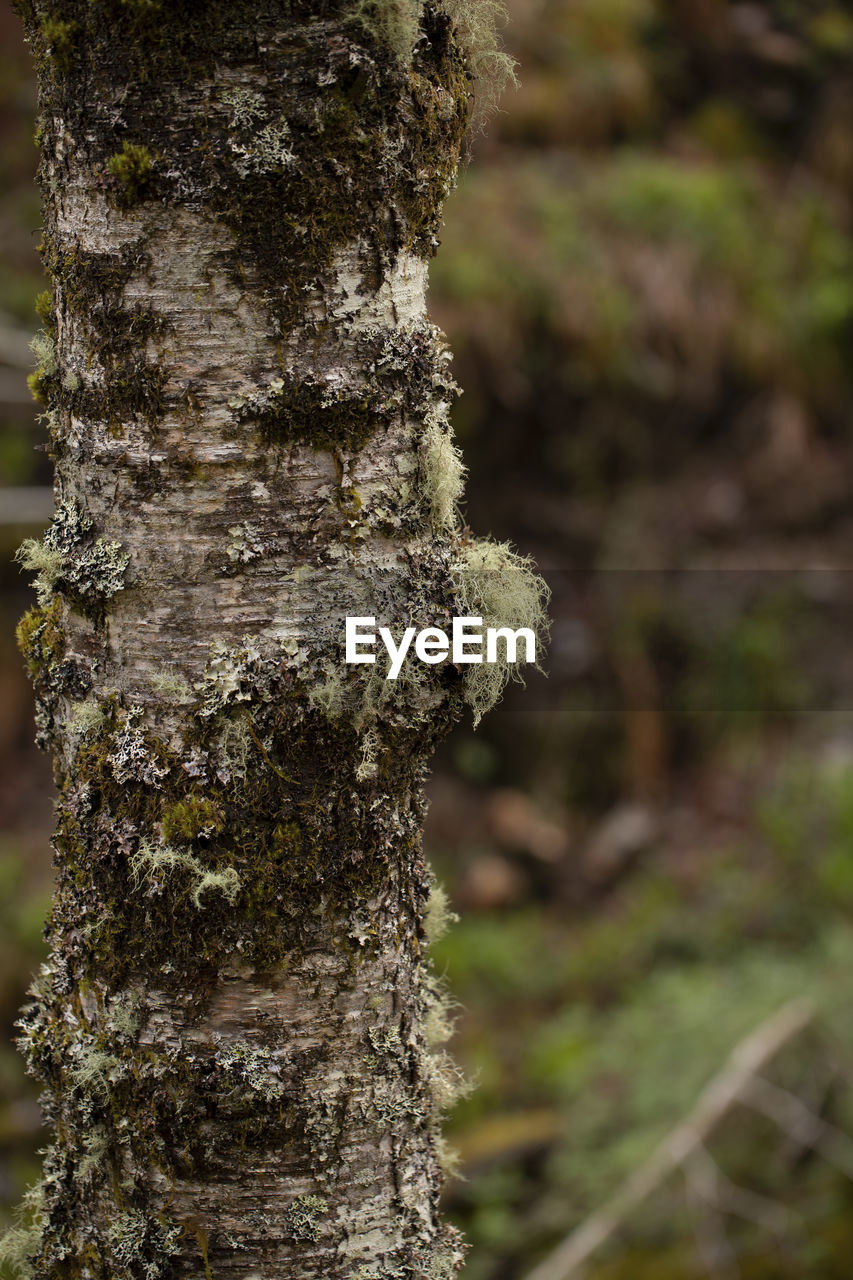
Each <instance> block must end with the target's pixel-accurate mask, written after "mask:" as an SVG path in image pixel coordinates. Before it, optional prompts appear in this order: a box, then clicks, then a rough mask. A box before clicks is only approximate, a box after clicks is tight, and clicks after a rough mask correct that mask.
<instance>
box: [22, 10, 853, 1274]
mask: <svg viewBox="0 0 853 1280" xmlns="http://www.w3.org/2000/svg"><path fill="white" fill-rule="evenodd" d="M510 9H511V22H510V24H509V26H508V27H507V31H506V42H507V46H508V48H509V49H510V50H511V52H512V53H513V54H514V55H515V56H516V57H517V59H518V60H519V64H520V66H519V75H520V80H521V86H520V88H519V89H518V90H517V91H516V92H514V93H510V94H508V95H507V96H506V97H505V99H504V102H503V111H502V113H501V114H499V115H497V116H496V117H494V118H493V119H492V121H491V122H490V124H489V126H488V129H487V131H486V132H485V133H484V134H482V135H480V136H478V137H477V139H476V141H475V145H474V157H473V162H472V163H471V165H470V167H469V168H468V170H467V172H466V173H465V175H464V177H463V180H462V182H461V184H460V188H459V190H458V192H457V193H456V194H455V195H454V196H453V197H452V198H451V201H450V204H449V206H448V210H447V225H446V230H445V236H444V245H443V248H442V250H441V252H440V254H439V256H438V258H437V259H436V262H435V265H434V268H433V277H432V278H433V288H432V305H433V312H434V316H435V319H436V320H437V321H438V323H440V324H441V325H442V326H443V327H444V328H445V329H446V330H447V332H448V334H449V337H450V340H451V344H452V347H453V349H454V351H455V353H456V376H457V379H458V381H459V382H460V383H461V384H462V386H463V387H464V389H465V394H464V396H463V398H462V400H461V401H460V402H459V405H458V409H457V418H456V427H457V431H458V434H459V437H460V441H461V444H462V446H463V448H464V451H465V458H466V462H467V464H468V466H469V468H470V481H469V486H468V494H469V502H468V510H467V515H468V519H469V521H470V523H471V525H472V527H473V528H474V529H475V530H476V531H477V532H478V533H487V532H491V533H493V534H494V535H495V536H496V537H497V538H499V539H510V540H512V541H514V542H515V543H516V544H517V545H518V546H519V547H520V548H521V549H522V550H523V551H524V552H526V553H532V554H533V555H534V556H535V557H536V558H537V559H538V562H539V564H540V566H541V567H542V568H543V569H544V570H545V571H546V576H547V577H548V578H549V581H550V583H551V586H552V589H553V592H554V601H553V617H554V623H553V631H552V644H551V651H550V655H549V659H548V663H547V667H548V679H547V681H545V680H543V679H541V678H536V679H535V680H533V681H531V682H530V685H529V687H528V689H527V690H525V691H520V690H517V689H513V690H511V691H510V693H509V694H508V695H507V697H506V699H505V701H504V703H503V704H502V706H501V707H500V708H498V710H497V711H496V712H494V713H492V714H491V715H490V716H489V717H488V718H487V719H486V720H485V721H484V722H483V724H482V726H481V727H480V728H479V729H478V730H477V732H476V733H473V732H472V730H471V728H470V726H464V727H461V728H460V729H459V730H457V732H456V733H455V735H454V737H453V738H452V739H451V741H450V742H449V743H448V744H447V746H446V748H445V750H444V752H443V754H442V757H441V759H440V761H439V767H438V769H437V771H436V775H435V778H434V780H433V784H432V809H431V816H430V822H429V827H428V832H427V841H428V846H429V849H430V852H431V855H432V857H433V860H434V862H435V865H436V867H437V870H438V874H439V876H440V878H441V879H442V881H443V882H444V884H445V885H446V887H447V889H448V892H449V895H450V899H451V902H452V904H453V906H454V908H455V909H456V910H457V911H458V912H459V914H460V916H461V919H460V922H459V923H458V924H457V925H456V926H455V927H454V928H453V929H452V930H451V931H450V932H449V933H448V934H447V935H446V937H445V938H444V940H443V941H442V942H440V943H439V944H438V947H437V952H438V957H439V964H440V966H441V968H442V969H443V970H444V971H445V972H446V974H447V978H448V982H449V984H450V987H451V989H452V991H453V993H454V996H455V997H456V999H457V1000H458V1001H459V1007H458V1009H457V1014H458V1022H457V1030H458V1034H457V1041H456V1053H457V1057H458V1058H459V1059H460V1060H461V1061H462V1063H463V1065H464V1066H465V1068H466V1070H467V1071H468V1072H469V1073H470V1074H471V1075H472V1076H473V1077H474V1078H475V1079H476V1081H477V1088H476V1089H475V1090H474V1091H473V1092H472V1093H471V1094H470V1096H469V1097H468V1098H467V1099H465V1100H464V1101H463V1102H461V1103H460V1105H459V1107H458V1109H457V1111H456V1113H455V1116H454V1119H453V1126H452V1134H451V1139H452V1141H453V1142H454V1144H455V1146H456V1148H457V1149H458V1151H459V1160H460V1169H461V1172H462V1174H463V1175H464V1180H461V1181H456V1182H454V1183H453V1184H452V1185H451V1186H450V1188H449V1191H448V1208H449V1211H450V1212H451V1213H452V1214H453V1215H454V1216H455V1218H456V1219H457V1220H458V1221H459V1222H460V1223H461V1224H462V1226H463V1227H464V1229H465V1231H466V1233H467V1235H468V1237H469V1240H470V1241H471V1244H472V1252H471V1256H470V1261H469V1264H468V1270H467V1275H468V1277H469V1280H515V1278H516V1277H522V1276H524V1274H525V1272H526V1271H527V1270H528V1269H529V1268H530V1267H532V1266H533V1264H534V1263H535V1261H536V1260H537V1259H538V1258H539V1257H540V1256H541V1255H542V1254H544V1253H545V1252H547V1250H548V1248H549V1247H551V1246H552V1245H554V1244H555V1243H556V1242H557V1241H558V1240H559V1239H560V1238H561V1237H563V1236H564V1235H565V1234H566V1233H567V1232H568V1231H570V1230H571V1229H572V1228H573V1227H576V1226H577V1225H578V1224H579V1223H581V1222H583V1221H584V1220H585V1219H586V1217H587V1216H588V1215H589V1214H590V1213H592V1212H594V1211H595V1210H596V1208H598V1207H599V1206H600V1205H601V1204H602V1203H603V1202H604V1201H606V1200H607V1198H608V1197H609V1196H610V1195H611V1194H613V1192H614V1191H615V1190H616V1189H617V1188H618V1187H619V1186H620V1184H621V1183H622V1181H623V1179H624V1178H626V1177H627V1176H629V1175H630V1174H631V1172H632V1171H633V1170H635V1169H636V1168H637V1167H638V1166H639V1165H640V1164H641V1163H642V1161H643V1160H644V1159H645V1158H646V1157H647V1155H648V1154H649V1152H650V1151H651V1150H652V1149H653V1147H654V1145H655V1143H656V1142H657V1141H659V1140H660V1138H661V1137H663V1136H664V1135H665V1134H666V1133H667V1132H668V1131H669V1130H671V1129H672V1128H673V1126H675V1125H676V1124H677V1123H678V1122H679V1121H680V1120H681V1119H682V1118H683V1117H684V1116H685V1115H686V1114H688V1113H689V1112H690V1111H691V1108H692V1107H693V1106H694V1104H695V1102H696V1099H697V1097H698V1096H699V1094H700V1092H701V1090H702V1088H703V1086H704V1085H706V1084H707V1082H708V1081H709V1080H710V1079H711V1078H712V1077H713V1076H714V1075H715V1074H716V1073H717V1072H718V1071H719V1070H720V1069H721V1068H722V1066H723V1064H724V1063H725V1061H726V1059H727V1056H728V1054H729V1053H730V1051H731V1049H732V1048H733V1046H735V1045H736V1044H737V1043H738V1041H740V1040H741V1038H742V1037H744V1036H745V1035H747V1034H748V1033H749V1032H751V1031H752V1030H753V1029H754V1028H755V1027H756V1026H758V1025H759V1024H760V1023H761V1022H762V1020H763V1019H765V1018H766V1017H767V1016H768V1015H770V1014H771V1013H773V1012H774V1011H775V1010H776V1009H778V1008H779V1007H780V1006H781V1005H783V1004H784V1002H785V1001H786V1000H788V999H789V998H790V997H792V996H795V995H802V994H805V995H807V996H808V997H809V998H810V999H812V1000H813V1001H814V1003H815V1006H816V1008H817V1009H818V1010H819V1016H818V1018H817V1020H816V1022H815V1024H814V1026H813V1028H812V1029H811V1031H810V1032H809V1033H808V1034H807V1035H805V1036H803V1037H801V1038H799V1039H798V1041H797V1043H795V1044H792V1045H791V1046H790V1047H789V1049H788V1050H786V1051H785V1053H783V1054H782V1055H780V1057H779V1060H778V1061H777V1062H774V1064H773V1068H772V1074H773V1078H774V1080H775V1082H776V1084H777V1087H780V1086H784V1087H785V1089H786V1090H787V1091H788V1095H787V1096H795V1097H797V1098H800V1099H801V1100H805V1102H806V1103H807V1105H808V1107H809V1109H810V1111H811V1112H812V1113H813V1114H819V1115H820V1116H821V1117H822V1118H823V1121H824V1123H825V1124H829V1125H832V1126H834V1128H833V1132H834V1133H836V1136H837V1137H838V1134H839V1132H853V1114H851V1096H850V1091H849V1088H848V1082H849V1080H850V1067H849V1063H850V1061H851V1056H850V1054H851V1050H853V1016H851V1012H850V1007H849V1001H847V1000H846V989H847V986H848V984H849V977H848V975H849V973H850V966H851V959H853V928H851V924H853V715H851V711H853V702H851V682H852V681H853V662H851V656H850V653H851V650H850V646H849V644H848V643H847V637H848V635H849V634H850V625H851V621H853V616H852V615H853V599H851V593H850V590H849V587H848V581H849V573H848V570H849V568H850V553H849V547H850V546H851V541H850V538H851V523H853V507H851V502H850V494H851V489H852V488H853V362H851V360H850V350H851V338H853V226H851V213H853V133H851V130H850V128H849V119H850V118H851V111H853V9H851V6H850V5H849V4H848V3H840V2H839V0H835V2H833V0H755V2H752V3H729V2H728V0H679V2H678V3H675V2H674V0H512V3H511V5H510ZM0 38H2V48H3V53H2V65H0V145H2V151H0V166H2V178H3V182H2V187H3V191H4V193H5V194H4V195H3V196H2V198H0V231H2V251H3V263H2V272H0V349H2V350H0V359H2V360H3V361H4V362H5V367H2V368H0V401H2V405H0V412H2V415H3V418H2V428H0V485H2V486H16V487H17V488H18V490H19V492H18V496H17V498H16V499H15V501H14V502H13V501H12V499H11V497H10V496H9V495H8V494H7V495H6V498H7V505H8V516H7V517H6V523H4V524H3V525H2V541H3V544H4V545H3V548H2V560H0V585H2V594H0V624H2V625H0V702H1V703H2V707H3V713H2V721H0V823H2V835H0V1022H2V1028H3V1031H4V1034H5V1037H6V1039H5V1041H4V1044H5V1045H6V1047H4V1048H3V1049H2V1050H0V1199H2V1201H3V1202H5V1203H6V1204H7V1205H8V1204H11V1203H12V1202H14V1200H15V1199H16V1198H17V1197H18V1196H19V1195H20V1190H21V1187H22V1185H23V1183H24V1182H25V1181H26V1179H27V1178H28V1177H29V1176H31V1174H32V1173H33V1171H34V1168H35V1164H36V1156H35V1151H36V1148H37V1147H38V1145H39V1141H40V1135H39V1132H38V1120H37V1112H36V1109H35V1103H34V1100H33V1098H32V1096H31V1094H30V1093H29V1092H28V1091H27V1086H26V1083H25V1081H24V1080H23V1077H22V1071H21V1067H20V1065H19V1062H18V1059H17V1057H16V1056H15V1054H14V1051H13V1050H12V1048H11V1047H10V1044H11V1036H12V1023H13V1021H14V1018H15V1016H16V1010H17V1008H18V1006H19V1005H20V1003H21V1001H22V999H23V996H24V990H25V987H26V984H27V981H28V975H29V972H30V971H31V969H32V967H33V966H34V965H35V964H36V963H37V961H38V958H39V949H40V921H41V918H42V914H43V911H44V909H45V906H46V902H47V897H48V893H49V884H48V880H49V852H48V839H49V832H50V827H51V800H50V783H49V770H48V768H47V765H46V762H45V761H43V760H41V759H40V758H39V757H38V756H37V755H36V754H35V752H34V750H33V749H32V748H31V747H30V746H29V743H30V740H31V737H32V729H31V724H30V716H31V710H30V704H29V696H28V691H27V687H26V685H25V683H24V681H23V676H22V674H21V671H20V663H19V660H18V658H17V655H16V654H15V652H14V646H13V641H12V633H13V627H14V621H15V619H16V617H17V616H18V615H19V614H20V613H21V612H22V611H23V608H24V606H25V603H26V598H27V593H26V591H25V590H24V589H23V588H22V587H21V585H20V583H19V580H18V577H17V573H16V571H15V569H14V568H13V567H12V566H11V565H10V563H9V559H10V556H11V553H12V551H13V550H14V547H15V546H16V545H17V543H18V542H19V541H20V539H21V537H22V536H23V535H24V534H26V533H32V531H33V530H32V528H30V527H25V524H26V522H25V521H24V520H23V517H24V516H26V511H25V507H26V505H27V504H26V502H25V501H24V500H23V498H22V496H21V495H22V493H23V490H22V488H21V487H22V486H23V487H26V486H34V485H41V484H45V483H49V463H48V460H47V459H46V457H45V455H44V454H43V453H39V452H36V451H35V449H34V446H35V445H37V444H39V443H40V442H41V441H42V439H43V436H42V433H41V431H40V429H39V427H38V424H37V422H36V419H35V414H34V410H33V409H32V408H31V407H30V406H29V405H28V403H27V401H26V398H25V395H24V394H23V393H22V391H21V387H22V386H23V382H24V373H25V370H24V369H23V367H22V365H23V364H25V363H26V356H25V355H24V357H23V358H22V357H21V350H22V346H23V347H24V349H25V347H26V334H27V333H28V332H30V331H34V329H35V328H36V320H35V316H34V314H33V311H32V306H33V300H34V298H35V295H36V293H37V292H38V291H39V289H40V288H41V283H40V270H39V263H38V259H37V257H36V256H35V254H34V252H33V249H32V246H33V243H34V241H35V240H36V239H37V234H36V233H37V228H38V205H37V197H36V194H35V189H34V187H33V186H32V170H33V167H34V156H35V153H34V151H33V149H32V147H31V133H32V110H33V90H32V86H31V82H30V72H29V66H28V61H27V53H26V50H25V49H24V48H23V46H22V44H21V41H20V31H19V29H18V26H17V24H16V20H15V19H14V18H13V17H12V16H11V14H10V13H9V12H7V11H6V10H5V9H3V10H0ZM838 1141H839V1143H840V1141H841V1139H840V1137H838ZM817 1145H818V1146H819V1144H817ZM815 1146H816V1143H815V1135H814V1133H812V1134H811V1135H809V1134H808V1133H807V1132H806V1131H805V1130H803V1131H802V1132H801V1133H800V1136H799V1137H797V1134H796V1133H792V1132H791V1131H790V1129H789V1130H787V1131H786V1130H784V1127H783V1128H780V1126H779V1125H778V1124H771V1123H770V1122H769V1121H768V1120H767V1119H766V1117H765V1118H762V1117H761V1116H756V1115H753V1114H752V1113H750V1112H748V1111H747V1110H746V1109H745V1108H742V1107H741V1108H735V1109H734V1110H733V1111H732V1114H731V1116H730V1117H728V1118H727V1119H726V1121H725V1122H724V1123H723V1124H721V1125H720V1126H719V1128H718V1130H715V1133H714V1135H713V1141H712V1142H710V1143H709V1151H710V1154H711V1156H712V1157H713V1160H714V1162H715V1167H716V1168H717V1169H718V1170H719V1171H720V1174H721V1176H722V1175H723V1174H724V1175H725V1176H726V1177H727V1178H730V1179H731V1180H732V1181H733V1182H734V1183H736V1184H737V1185H738V1186H739V1187H741V1188H743V1189H746V1190H747V1191H749V1192H751V1193H752V1194H753V1196H759V1195H760V1196H762V1197H764V1202H765V1203H772V1204H773V1205H775V1206H777V1208H778V1214H777V1216H776V1218H775V1219H774V1220H773V1221H774V1222H775V1224H776V1225H775V1227H772V1228H771V1226H769V1225H768V1222H769V1221H770V1220H769V1219H768V1218H767V1215H766V1214H765V1215H764V1217H763V1218H762V1221H761V1222H754V1221H753V1222H750V1221H748V1220H746V1219H744V1218H743V1215H740V1216H739V1215H738V1214H737V1213H730V1212H728V1211H727V1210H724V1209H721V1208H720V1205H719V1204H718V1203H704V1204H697V1201H696V1198H695V1196H694V1197H692V1198H691V1196H690V1195H689V1194H685V1185H684V1181H683V1180H679V1179H678V1178H673V1179H670V1180H668V1181H666V1182H664V1183H663V1184H662V1185H661V1187H660V1188H659V1189H658V1190H657V1191H656V1192H655V1194H654V1195H653V1196H652V1197H650V1198H649V1200H648V1201H647V1202H646V1203H645V1204H644V1206H643V1208H642V1211H640V1212H638V1213H636V1214H634V1215H632V1216H631V1217H630V1219H629V1220H628V1221H626V1223H625V1224H624V1226H623V1229H622V1230H621V1231H620V1232H619V1233H618V1234H617V1235H616V1236H615V1237H614V1238H613V1239H612V1240H611V1241H610V1242H609V1243H608V1245H607V1246H606V1247H605V1248H604V1249H603V1250H601V1251H600V1252H599V1253H598V1254H596V1255H595V1265H594V1266H593V1267H591V1268H590V1270H589V1271H588V1273H587V1274H588V1276H589V1277H591V1280H644V1277H646V1276H648V1277H654V1280H667V1278H668V1277H673V1278H674V1277H684V1278H685V1280H690V1278H692V1277H694V1276H702V1275H706V1274H709V1273H710V1274H713V1275H717V1274H719V1275H722V1276H733V1275H742V1276H744V1277H748V1278H749V1280H760V1278H762V1280H763V1278H765V1277H766V1278H767V1280H770V1277H773V1278H774V1280H785V1278H787V1277H791V1280H793V1278H794V1277H798V1278H799V1277H803V1276H806V1275H807V1276H810V1277H820V1278H824V1277H826V1278H827V1280H832V1278H833V1277H836V1276H838V1277H842V1276H844V1277H847V1276H848V1275H849V1258H850V1256H851V1250H853V1216H851V1211H853V1189H851V1188H853V1184H851V1181H850V1178H849V1176H848V1173H849V1171H851V1170H853V1165H850V1164H847V1165H845V1159H844V1158H841V1157H839V1158H838V1159H835V1160H834V1161H833V1160H828V1159H826V1158H825V1155H824V1154H823V1153H822V1152H821V1150H820V1149H817V1150H815ZM839 1150H841V1147H839ZM845 1168H846V1169H847V1170H848V1172H845ZM689 1190H690V1188H689V1186H688V1187H687V1191H688V1192H689ZM743 1203H744V1202H741V1207H743ZM752 1203H753V1206H754V1205H755V1203H756V1202H755V1201H753V1202H752ZM748 1216H749V1215H747V1219H748ZM759 1216H760V1215H759ZM712 1220H713V1221H712ZM709 1242H710V1243H709Z"/></svg>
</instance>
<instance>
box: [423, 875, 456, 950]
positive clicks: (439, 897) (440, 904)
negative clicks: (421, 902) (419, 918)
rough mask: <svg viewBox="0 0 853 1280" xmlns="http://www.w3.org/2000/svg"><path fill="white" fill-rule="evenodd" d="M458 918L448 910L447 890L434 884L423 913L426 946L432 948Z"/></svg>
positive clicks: (453, 912)
mask: <svg viewBox="0 0 853 1280" xmlns="http://www.w3.org/2000/svg"><path fill="white" fill-rule="evenodd" d="M458 920H459V916H458V915H457V914H456V912H455V911H452V910H451V908H450V902H449V899H448V897H447V890H446V889H445V888H444V886H443V885H440V884H438V883H437V882H434V883H433V885H432V887H431V889H430V894H429V898H428V899H427V905H426V910H425V911H424V919H423V929H424V936H425V938H426V940H427V944H428V945H429V946H432V945H433V943H435V942H438V940H439V939H440V938H443V937H444V935H445V934H446V933H447V931H448V929H449V928H450V926H451V925H453V924H456V923H457V921H458Z"/></svg>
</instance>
